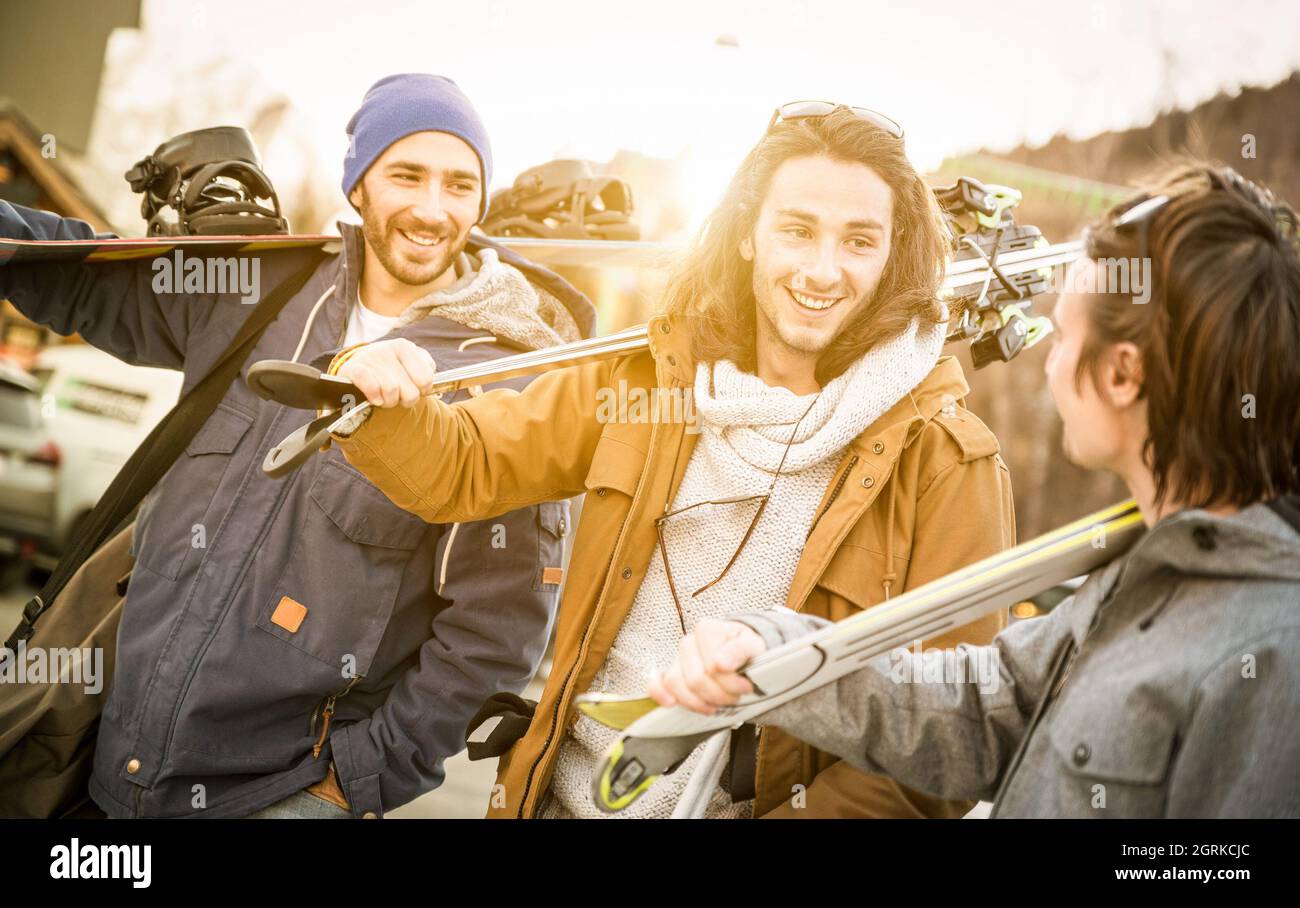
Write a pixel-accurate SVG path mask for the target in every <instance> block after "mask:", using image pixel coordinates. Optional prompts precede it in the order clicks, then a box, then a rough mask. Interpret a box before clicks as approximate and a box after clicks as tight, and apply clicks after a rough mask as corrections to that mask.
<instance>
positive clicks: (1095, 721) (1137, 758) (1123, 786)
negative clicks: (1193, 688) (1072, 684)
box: [1048, 689, 1178, 817]
mask: <svg viewBox="0 0 1300 908" xmlns="http://www.w3.org/2000/svg"><path fill="white" fill-rule="evenodd" d="M1112 693H1114V691H1113V689H1112ZM1086 694H1087V696H1082V695H1080V692H1079V691H1075V696H1073V697H1070V696H1069V695H1068V694H1067V695H1066V698H1065V699H1064V700H1062V701H1061V702H1059V703H1058V704H1057V711H1056V714H1055V716H1053V718H1052V724H1051V728H1050V730H1049V731H1048V739H1049V741H1050V743H1051V749H1050V753H1051V759H1052V760H1053V761H1054V762H1055V763H1056V770H1057V773H1058V774H1059V779H1060V782H1059V784H1060V785H1061V787H1062V788H1063V789H1064V790H1063V791H1061V792H1060V802H1059V806H1060V807H1061V808H1062V812H1063V813H1064V814H1066V815H1071V816H1075V815H1077V816H1085V817H1086V816H1096V817H1152V816H1154V817H1158V816H1161V815H1162V814H1163V813H1164V802H1165V796H1166V785H1167V782H1168V778H1169V767H1170V764H1171V762H1172V760H1173V755H1174V751H1175V749H1176V747H1177V737H1178V735H1177V729H1176V727H1175V725H1174V723H1173V722H1172V720H1170V719H1169V718H1168V717H1167V716H1165V715H1164V714H1163V713H1161V712H1159V711H1158V710H1157V709H1156V708H1154V705H1153V706H1152V707H1148V708H1146V709H1136V708H1134V707H1135V704H1134V703H1133V702H1132V700H1133V699H1134V698H1130V700H1129V701H1127V702H1126V701H1123V700H1120V699H1118V698H1115V697H1106V698H1102V697H1099V696H1098V694H1097V693H1096V691H1095V690H1093V691H1087V692H1086Z"/></svg>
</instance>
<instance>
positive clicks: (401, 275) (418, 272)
mask: <svg viewBox="0 0 1300 908" xmlns="http://www.w3.org/2000/svg"><path fill="white" fill-rule="evenodd" d="M397 229H398V228H397V225H396V224H394V223H392V222H389V223H388V224H381V223H379V221H378V220H376V219H375V218H372V217H370V215H369V212H368V211H367V210H366V209H364V208H363V209H362V211H361V231H362V233H363V234H364V235H365V238H366V242H367V243H369V244H370V248H371V249H372V250H374V253H375V257H376V258H377V259H379V263H380V264H381V265H383V266H384V270H385V271H387V272H388V273H389V274H391V275H392V276H393V277H395V278H397V279H398V280H399V281H401V282H402V283H403V284H409V285H410V286H413V287H418V286H420V285H421V284H427V283H429V282H430V281H432V280H434V279H435V278H437V277H438V276H439V275H440V274H442V273H443V272H444V271H446V270H447V269H448V268H449V267H451V263H452V262H453V261H455V259H456V256H458V255H460V253H461V252H462V251H463V250H464V248H465V245H466V244H467V243H468V242H469V235H468V234H466V235H465V236H464V237H462V238H461V240H460V242H459V243H457V242H456V237H455V235H454V234H451V233H444V234H443V235H444V236H445V237H446V238H447V242H446V244H445V245H444V246H443V248H442V250H441V252H439V254H438V255H437V257H435V258H434V259H433V260H432V261H431V262H429V263H428V264H424V265H416V264H413V263H410V262H406V261H403V260H402V259H401V258H399V257H398V256H397V254H396V253H394V252H393V244H392V237H393V233H394V232H396V230H397ZM421 229H422V230H423V228H421ZM426 232H429V233H433V232H435V231H426Z"/></svg>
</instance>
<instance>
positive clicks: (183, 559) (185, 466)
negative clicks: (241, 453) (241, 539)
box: [136, 404, 253, 580]
mask: <svg viewBox="0 0 1300 908" xmlns="http://www.w3.org/2000/svg"><path fill="white" fill-rule="evenodd" d="M252 425H253V417H252V416H251V415H250V414H247V413H244V412H242V411H240V410H236V409H235V408H233V407H231V406H228V405H226V404H221V405H219V406H218V407H217V409H216V410H215V411H213V413H212V415H211V416H210V417H208V420H207V422H205V423H204V424H203V426H202V427H201V428H200V429H199V431H198V432H196V433H195V435H194V437H193V438H192V439H190V443H189V444H188V445H186V447H185V456H184V457H181V458H180V459H178V460H177V461H176V463H175V464H173V465H172V468H171V470H169V471H168V473H167V476H166V478H165V479H164V480H163V482H162V484H161V485H160V487H159V489H158V497H157V500H156V506H151V507H150V509H149V515H148V517H147V519H146V520H145V521H144V522H143V523H144V525H143V526H142V527H140V528H139V530H140V531H139V532H138V533H137V534H136V537H137V538H136V549H137V551H136V560H137V561H138V563H140V564H142V565H144V566H145V567H146V568H148V569H149V570H151V571H153V572H154V573H155V574H159V575H161V576H163V577H166V578H167V579H168V580H176V579H177V578H178V577H179V576H180V574H181V571H182V570H183V569H184V568H185V566H186V565H187V564H188V563H189V562H190V561H191V559H197V558H198V557H199V556H198V555H196V554H195V553H196V552H201V551H202V550H204V549H205V548H206V547H207V546H208V545H209V544H210V543H211V538H210V534H212V533H214V532H216V529H217V527H218V526H219V525H220V523H221V518H222V517H223V516H224V514H225V508H226V507H227V506H228V505H229V503H230V502H229V501H225V500H222V501H218V500H217V499H216V495H217V491H218V489H219V487H220V486H221V482H222V480H223V479H224V478H225V475H226V472H227V470H228V468H229V466H230V463H231V456H230V455H232V454H233V453H234V452H235V450H236V449H237V448H238V447H239V443H240V442H241V441H242V440H243V438H244V436H245V435H246V434H248V429H249V427H250V426H252Z"/></svg>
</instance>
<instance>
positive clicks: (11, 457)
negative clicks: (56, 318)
mask: <svg viewBox="0 0 1300 908" xmlns="http://www.w3.org/2000/svg"><path fill="white" fill-rule="evenodd" d="M60 459H61V452H60V451H59V448H58V446H57V445H56V444H55V443H54V440H53V439H52V438H51V437H50V433H49V428H48V427H47V425H46V423H45V417H44V414H43V413H42V411H41V393H40V383H39V382H38V381H37V380H36V379H35V378H34V377H32V376H31V375H29V374H28V373H27V372H25V371H24V370H23V369H21V368H19V367H18V366H17V365H13V364H10V363H8V362H7V361H3V360H0V587H3V586H7V585H8V584H9V583H12V582H13V581H14V580H15V579H17V578H18V577H19V576H20V575H21V574H22V573H23V572H24V571H25V569H26V564H27V563H28V562H30V561H31V559H32V558H33V556H34V555H35V554H36V552H37V551H38V549H39V548H40V547H41V546H43V545H44V544H45V543H46V542H47V541H48V538H49V534H50V531H51V529H52V527H53V525H54V512H55V497H56V486H57V482H58V473H59V462H60Z"/></svg>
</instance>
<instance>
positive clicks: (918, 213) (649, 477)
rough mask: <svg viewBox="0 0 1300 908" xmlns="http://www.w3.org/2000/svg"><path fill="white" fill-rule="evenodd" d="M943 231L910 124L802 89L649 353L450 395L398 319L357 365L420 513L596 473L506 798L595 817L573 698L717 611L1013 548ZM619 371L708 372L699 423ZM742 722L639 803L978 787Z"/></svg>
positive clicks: (690, 380) (746, 166)
mask: <svg viewBox="0 0 1300 908" xmlns="http://www.w3.org/2000/svg"><path fill="white" fill-rule="evenodd" d="M944 252H945V246H944V242H943V239H942V233H941V229H940V225H939V219H938V216H937V207H936V203H935V201H934V198H933V196H932V194H931V192H930V190H929V189H928V188H927V187H926V186H925V184H924V183H923V182H922V181H921V179H920V177H919V176H918V175H917V173H916V171H915V170H914V169H913V168H912V166H911V164H910V163H909V162H908V160H907V157H906V155H905V153H904V146H903V136H902V129H901V128H899V127H898V126H897V124H895V123H894V122H893V121H892V120H889V119H888V118H886V117H884V116H882V115H880V114H877V113H875V112H873V111H869V110H865V109H862V108H848V107H844V106H842V105H835V104H829V103H825V102H797V103H794V104H788V105H785V106H783V107H782V108H781V109H780V110H779V111H778V112H777V114H776V115H775V116H774V117H773V119H772V122H771V124H769V129H768V131H767V133H766V134H765V135H764V137H763V139H762V140H761V141H760V142H759V143H758V145H757V146H756V147H755V148H754V149H753V151H752V152H751V153H750V154H749V156H748V157H747V158H746V160H745V161H744V163H743V164H742V165H741V167H740V169H739V171H738V172H737V174H736V176H735V178H734V179H733V180H732V182H731V185H730V186H729V188H728V190H727V193H726V195H725V196H724V197H723V199H722V201H721V203H720V204H719V205H718V207H717V209H716V210H715V211H714V213H713V215H712V217H711V218H710V219H709V221H708V223H707V225H706V226H705V228H704V230H703V232H702V235H701V237H700V239H699V241H698V243H697V244H696V246H695V247H694V249H693V250H692V252H691V253H690V254H689V255H688V257H687V258H686V260H685V261H684V263H683V265H682V267H681V269H680V270H679V272H678V273H677V275H676V276H675V277H674V278H673V280H672V281H671V283H670V287H669V289H668V293H667V302H666V306H665V312H664V313H663V314H662V315H660V316H658V317H657V318H655V319H654V320H652V321H651V323H650V326H649V333H650V338H651V344H650V351H649V352H648V353H640V354H635V355H629V356H627V357H625V358H623V359H619V360H614V361H608V362H604V363H596V364H591V365H589V366H581V367H576V368H571V369H566V370H562V371H559V372H554V373H551V374H549V375H546V376H543V377H542V378H540V379H538V380H536V381H535V382H534V383H533V384H532V385H530V386H529V387H528V388H527V389H526V390H525V391H524V392H523V393H521V394H515V393H513V392H492V393H489V394H485V395H483V396H482V397H479V398H477V399H475V400H472V401H469V402H467V403H464V404H457V405H455V406H450V407H449V406H447V405H445V404H442V403H440V402H438V401H436V400H433V399H431V398H427V397H425V398H422V397H421V396H420V395H421V391H422V390H423V389H424V388H425V387H427V386H428V382H429V380H430V379H429V376H430V375H431V374H432V370H431V369H429V368H427V367H428V364H427V363H424V364H422V365H419V364H417V366H418V367H415V366H412V364H411V362H410V359H409V357H410V356H411V355H412V351H409V350H400V349H393V350H392V353H391V355H389V356H385V355H384V352H383V350H382V346H383V345H382V342H381V343H380V344H375V345H374V347H375V348H378V349H375V350H373V351H372V352H371V354H370V355H369V356H367V357H366V358H365V361H364V362H365V364H364V365H355V364H354V363H351V362H350V363H345V364H343V365H342V366H341V367H340V368H338V370H337V374H339V375H341V376H344V377H346V378H349V379H351V380H352V381H353V382H355V383H356V384H357V385H358V387H359V388H360V389H361V390H362V391H363V392H364V393H365V394H366V396H367V398H368V399H370V400H371V401H372V402H374V403H376V404H380V405H385V406H383V407H382V408H380V409H376V410H373V411H371V413H372V415H371V417H370V418H369V420H368V421H367V422H365V423H364V424H362V425H361V426H360V427H359V428H356V429H355V430H354V431H353V432H352V433H351V434H350V435H349V436H348V437H343V434H342V433H340V435H338V436H336V438H337V440H338V442H339V445H340V447H341V448H342V450H343V452H344V454H345V455H346V456H347V458H348V459H349V460H350V461H351V462H352V463H353V464H354V465H355V466H356V467H357V468H358V469H360V470H361V471H362V472H363V473H365V474H366V475H367V476H368V477H369V478H370V479H371V480H372V481H373V482H375V483H376V485H378V486H379V488H380V489H382V490H383V491H384V493H385V494H387V495H388V496H389V497H390V498H391V499H392V500H393V501H394V502H395V503H397V504H398V505H400V506H401V507H404V508H407V509H408V510H411V511H413V512H415V513H417V514H420V515H421V516H422V517H424V518H425V519H426V520H430V521H434V522H448V521H455V520H468V519H477V518H481V517H488V516H490V515H492V514H495V513H498V512H499V511H502V510H505V509H508V508H514V507H518V506H520V505H521V504H524V503H526V502H533V501H543V500H546V499H548V498H556V497H566V496H569V495H573V494H578V493H582V492H584V491H587V492H591V493H593V494H590V495H588V496H587V501H586V505H585V507H584V513H583V516H582V522H581V524H580V526H579V527H578V536H577V539H576V541H575V545H574V551H573V557H572V561H571V565H570V572H569V577H568V583H567V588H566V589H565V592H564V596H563V599H562V605H561V610H560V618H559V626H558V631H557V639H556V649H555V663H554V667H553V669H552V672H551V675H550V678H549V680H548V683H547V685H546V689H545V691H544V692H543V694H542V699H541V703H540V705H539V706H538V707H537V708H536V710H535V712H534V713H533V714H532V717H531V723H530V724H529V725H528V728H527V731H526V732H525V733H524V734H523V735H522V736H521V737H519V738H518V740H517V741H515V742H513V746H509V747H508V749H507V746H506V745H505V744H502V743H501V742H500V741H498V742H497V749H498V751H500V752H502V754H503V756H502V761H501V764H500V767H499V778H498V782H499V784H498V787H497V788H496V789H495V790H494V794H493V803H492V814H493V815H498V816H518V817H528V816H543V817H572V816H597V815H599V814H598V811H597V809H596V808H595V807H594V805H593V803H592V799H591V796H590V785H591V781H590V780H591V775H592V770H593V767H594V766H595V764H596V760H597V759H598V758H599V757H600V756H601V755H602V753H603V752H604V750H605V748H606V747H607V746H608V745H609V743H610V741H611V740H612V732H610V731H609V730H608V729H605V728H603V727H601V726H599V725H597V724H596V723H595V722H593V721H592V720H590V719H588V718H586V717H583V716H580V715H579V713H578V712H577V710H575V709H574V707H573V698H574V695H575V694H576V693H580V692H583V691H587V690H592V689H595V690H604V691H607V692H611V693H638V692H640V691H643V690H645V687H646V684H647V682H648V681H649V679H650V677H651V676H652V675H653V673H654V671H655V669H656V668H658V667H662V666H666V665H667V664H668V663H670V662H671V661H672V659H673V658H674V656H675V655H676V654H677V652H678V647H679V644H680V642H681V640H682V639H683V638H684V637H685V636H686V634H687V633H688V632H689V631H690V630H691V629H692V628H694V627H695V626H696V625H697V624H698V623H699V622H700V621H701V620H704V619H707V618H710V617H718V616H722V615H726V614H730V613H733V612H736V611H740V610H745V611H749V610H753V609H769V608H775V607H780V606H788V607H790V608H793V609H795V610H799V611H803V612H807V613H809V614H814V615H819V616H822V617H826V618H842V617H845V616H846V615H849V614H851V613H853V612H855V611H857V610H860V609H865V608H870V607H871V606H873V605H876V604H877V603H879V602H882V601H884V600H886V599H888V598H889V597H890V596H891V595H893V594H897V593H898V592H901V591H903V590H906V589H909V588H911V587H913V586H916V585H918V584H920V583H924V582H926V581H928V580H931V579H934V578H935V577H938V576H941V575H943V574H945V573H948V572H949V571H952V570H954V569H956V568H958V567H960V566H962V565H964V564H967V563H969V562H972V561H975V560H977V559H979V558H982V557H984V556H987V555H989V554H991V553H993V552H995V551H998V550H1000V549H1002V548H1004V547H1006V546H1008V545H1010V544H1012V542H1013V541H1014V539H1013V537H1014V518H1013V514H1012V507H1011V488H1010V482H1009V479H1008V474H1007V470H1006V467H1005V465H1004V464H1003V462H1002V460H1001V458H1000V457H999V456H998V444H997V440H996V439H995V438H994V437H993V435H992V434H991V433H990V432H989V431H988V429H986V428H985V427H984V425H983V424H982V423H981V422H980V421H979V420H978V419H977V418H976V417H975V416H974V415H973V414H971V413H970V412H969V411H967V410H966V409H965V408H964V407H963V406H962V404H961V400H962V398H964V397H965V396H966V394H967V392H968V390H969V389H968V387H967V385H966V382H965V380H964V378H963V376H962V370H961V368H960V366H959V365H958V364H957V362H956V361H955V360H953V359H952V358H941V357H940V353H941V349H942V345H943V339H944V325H943V319H944V313H943V311H942V306H941V304H940V302H939V299H938V292H939V285H940V281H941V279H942V274H943V267H944ZM416 356H418V354H416ZM354 362H355V361H354ZM623 387H630V388H634V389H643V390H646V391H652V392H654V393H655V394H656V395H658V396H659V397H663V396H665V395H666V396H668V397H674V396H690V397H691V399H692V403H693V407H687V408H677V409H676V410H675V411H674V412H686V411H693V412H695V413H697V414H698V417H699V419H698V424H697V425H693V426H688V425H686V424H685V423H684V421H682V420H677V421H667V422H665V421H662V420H659V419H655V418H653V416H654V414H657V413H660V412H662V411H663V410H664V409H665V408H663V407H657V408H654V407H652V408H650V411H649V414H647V413H646V411H645V410H642V411H641V412H640V415H638V414H637V413H636V412H632V413H625V414H620V415H618V416H616V417H614V418H611V417H610V416H609V414H608V412H607V411H602V409H601V407H600V406H599V402H600V401H601V400H602V398H604V397H607V396H608V394H609V392H610V390H611V389H614V388H623ZM397 404H404V405H405V406H404V407H397V406H396V405H397ZM647 415H648V416H650V417H651V418H645V417H646V416H647ZM688 430H689V431H688ZM1001 626H1002V621H1001V618H1000V617H999V616H993V617H990V618H989V619H987V620H984V621H981V622H979V623H978V624H976V625H971V626H968V627H965V628H962V629H960V630H959V631H958V632H955V633H954V634H951V635H948V636H947V637H945V638H944V639H941V640H939V641H937V642H938V643H939V644H941V645H942V644H950V643H956V642H957V641H959V640H966V641H971V642H986V641H988V640H989V639H991V637H992V636H993V634H994V633H996V631H997V630H998V629H999V628H1000V627H1001ZM520 708H522V707H520ZM731 745H732V746H731V747H730V748H729V759H727V758H726V755H724V757H723V758H722V759H718V760H715V761H712V762H710V763H709V764H708V765H704V761H703V759H702V753H701V752H696V753H695V754H693V755H692V756H691V757H690V758H688V759H687V761H686V762H685V763H684V764H683V766H682V767H681V768H680V769H679V770H678V771H677V772H676V773H674V774H673V775H672V776H670V777H669V778H668V779H666V780H664V782H662V783H661V784H660V785H659V786H656V789H655V790H654V791H653V792H650V793H648V794H647V795H646V796H645V797H643V798H641V799H640V800H639V801H638V802H637V803H636V804H635V805H633V807H632V808H630V809H629V810H628V811H627V813H628V814H631V815H634V816H669V815H670V814H671V813H672V812H673V810H674V805H675V803H676V802H677V801H678V799H679V797H680V795H681V793H682V791H683V789H684V786H685V782H686V780H687V778H688V777H691V776H692V774H693V773H696V772H700V773H708V774H709V776H708V778H709V779H710V785H711V788H708V789H706V791H708V792H709V795H710V796H709V799H708V804H707V806H706V807H705V808H704V815H705V816H709V817H748V816H952V815H960V814H961V813H964V812H965V811H966V810H967V809H969V807H970V806H971V804H970V802H947V801H942V800H939V799H933V798H927V797H925V796H923V795H920V794H918V793H916V792H913V791H910V790H908V789H906V788H903V787H901V786H899V785H897V784H896V783H894V782H891V781H889V780H886V779H884V778H883V777H878V776H877V777H868V776H866V775H864V774H863V773H860V772H858V771H857V770H855V769H853V768H852V767H850V766H848V765H847V764H844V763H840V762H837V761H836V760H835V759H834V758H832V757H830V756H829V755H827V754H824V753H820V752H818V751H814V750H812V749H810V748H807V747H805V746H803V745H801V744H800V743H799V742H797V741H796V740H795V739H793V738H791V737H788V736H786V735H784V734H783V733H780V732H777V731H764V732H763V733H762V735H761V736H759V735H757V734H756V733H755V732H754V730H753V729H752V728H751V729H741V730H739V731H738V732H737V733H736V735H735V737H734V738H733V740H732V742H731Z"/></svg>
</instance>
